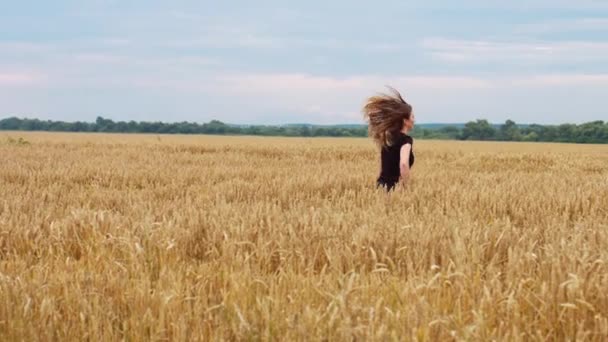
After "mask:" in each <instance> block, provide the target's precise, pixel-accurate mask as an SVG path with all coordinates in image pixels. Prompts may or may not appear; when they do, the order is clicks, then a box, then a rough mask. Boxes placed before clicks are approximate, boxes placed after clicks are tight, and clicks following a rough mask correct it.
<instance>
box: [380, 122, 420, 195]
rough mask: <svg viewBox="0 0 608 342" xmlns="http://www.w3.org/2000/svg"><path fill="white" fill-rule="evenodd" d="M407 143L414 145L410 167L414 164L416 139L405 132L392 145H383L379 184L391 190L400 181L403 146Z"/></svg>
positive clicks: (411, 151) (411, 150) (411, 149)
mask: <svg viewBox="0 0 608 342" xmlns="http://www.w3.org/2000/svg"><path fill="white" fill-rule="evenodd" d="M405 144H410V145H412V147H411V148H410V157H409V165H410V168H411V167H412V165H414V139H412V137H410V136H409V135H407V134H405V133H399V135H398V136H397V137H396V139H395V141H394V142H393V144H392V145H391V146H383V147H382V150H381V152H380V157H381V159H382V170H381V171H380V176H379V177H378V180H377V184H378V186H382V187H386V189H387V190H389V191H390V190H392V189H393V188H394V187H395V185H397V183H399V178H400V175H401V170H400V168H399V161H400V159H401V156H400V154H401V147H402V146H403V145H405Z"/></svg>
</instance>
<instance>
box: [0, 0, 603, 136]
mask: <svg viewBox="0 0 608 342" xmlns="http://www.w3.org/2000/svg"><path fill="white" fill-rule="evenodd" d="M384 85H392V86H394V87H396V88H397V89H399V90H400V91H401V92H402V93H403V95H404V97H405V98H406V99H407V100H408V101H409V102H410V103H411V104H412V105H413V106H414V110H415V112H416V116H417V120H418V122H426V123H430V122H448V123H454V122H466V121H469V120H474V119H476V118H486V119H488V120H490V121H491V122H497V123H500V122H504V121H505V120H506V119H507V118H510V119H513V120H515V121H516V122H520V123H543V124H559V123H565V122H572V123H581V122H586V121H592V120H608V106H607V105H606V103H605V100H606V99H607V98H608V1H605V0H596V1H593V0H578V1H571V0H568V1H566V0H537V1H534V0H532V1H516V0H514V1H494V0H485V1H482V0H460V1H449V2H448V1H438V0H426V1H403V0H400V1H398V0H385V1H380V0H379V1H376V2H372V1H369V0H366V1H358V0H348V1H347V0H334V1H331V0H308V1H278V0H270V1H266V0H258V1H242V0H241V1H230V0H226V1H205V0H199V1H190V0H173V1H162V2H160V1H152V0H146V1H143V0H133V1H129V0H121V1H114V0H54V1H28V0H22V1H9V0H0V118H5V117H8V116H13V115H15V116H19V117H32V118H33V117H37V118H41V119H53V120H67V121H75V120H84V121H93V120H95V118H96V117H97V116H104V117H106V118H111V119H114V120H137V121H139V120H146V121H153V120H154V121H156V120H161V121H166V122H174V121H195V122H207V121H209V120H212V119H218V120H222V121H225V122H230V123H247V124H260V123H262V124H281V123H293V122H309V123H319V124H328V123H363V121H362V114H361V106H362V104H363V103H364V101H365V98H366V97H367V96H370V95H373V94H374V93H376V92H379V91H383V90H384Z"/></svg>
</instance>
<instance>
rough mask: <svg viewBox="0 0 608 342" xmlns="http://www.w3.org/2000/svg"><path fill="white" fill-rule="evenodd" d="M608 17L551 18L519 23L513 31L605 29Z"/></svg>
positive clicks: (535, 32)
mask: <svg viewBox="0 0 608 342" xmlns="http://www.w3.org/2000/svg"><path fill="white" fill-rule="evenodd" d="M606 30H608V18H575V19H553V20H545V21H541V22H536V23H531V24H524V25H520V26H518V27H517V28H516V29H515V33H531V34H538V33H562V32H578V31H606Z"/></svg>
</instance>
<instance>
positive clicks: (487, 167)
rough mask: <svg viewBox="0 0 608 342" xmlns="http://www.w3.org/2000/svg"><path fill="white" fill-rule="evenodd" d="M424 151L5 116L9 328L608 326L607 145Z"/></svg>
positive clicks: (597, 336)
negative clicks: (13, 123)
mask: <svg viewBox="0 0 608 342" xmlns="http://www.w3.org/2000/svg"><path fill="white" fill-rule="evenodd" d="M19 138H21V139H19ZM415 152H416V164H415V165H414V169H413V179H412V182H411V184H410V185H409V187H408V188H407V189H405V190H404V191H399V192H397V193H394V194H391V195H390V196H387V195H386V194H384V193H382V192H381V191H378V190H376V189H375V188H374V185H375V183H374V178H375V176H376V173H377V171H378V157H377V153H376V151H375V147H374V145H373V143H372V142H371V140H369V139H329V138H327V139H325V138H318V139H305V138H256V137H207V136H157V135H111V134H57V133H23V132H3V133H0V155H1V156H2V162H1V163H0V201H1V202H0V302H1V303H2V305H1V306H0V339H1V340H26V341H32V340H44V341H48V340H59V341H65V340H77V341H82V340H175V341H192V340H206V341H210V340H235V339H237V340H241V339H247V340H249V339H251V340H321V339H327V340H352V339H357V340H452V339H453V340H491V339H498V340H515V341H517V340H564V339H569V340H575V339H576V340H595V341H601V340H606V339H608V265H607V263H608V176H607V175H608V146H600V145H595V146H594V145H567V144H540V143H539V144H526V143H489V142H486V143H480V142H456V141H445V142H438V141H424V140H418V141H416V145H415Z"/></svg>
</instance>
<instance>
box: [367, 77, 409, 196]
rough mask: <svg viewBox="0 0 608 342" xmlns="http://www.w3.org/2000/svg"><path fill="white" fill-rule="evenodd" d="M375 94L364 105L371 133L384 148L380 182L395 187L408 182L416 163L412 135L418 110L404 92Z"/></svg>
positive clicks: (391, 187) (379, 184)
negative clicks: (410, 133)
mask: <svg viewBox="0 0 608 342" xmlns="http://www.w3.org/2000/svg"><path fill="white" fill-rule="evenodd" d="M389 89H390V90H391V92H392V94H380V95H377V96H372V97H370V98H369V99H368V100H367V103H366V104H365V106H364V107H363V116H364V118H365V120H366V121H367V123H368V130H369V136H370V137H372V138H373V139H374V141H375V142H376V144H377V145H378V146H379V148H380V161H381V163H380V175H379V176H378V179H377V185H378V186H381V187H383V188H385V189H386V190H387V191H391V190H393V189H394V188H395V186H396V185H397V184H399V183H401V184H402V185H404V184H406V183H407V181H408V179H409V177H410V170H411V168H412V165H414V150H413V145H414V140H413V139H412V137H410V136H409V135H408V133H409V131H410V130H411V129H412V128H413V127H414V112H413V110H412V106H410V105H409V104H408V103H407V102H405V100H404V99H403V97H401V94H399V92H398V91H397V90H395V89H393V88H390V87H389Z"/></svg>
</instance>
